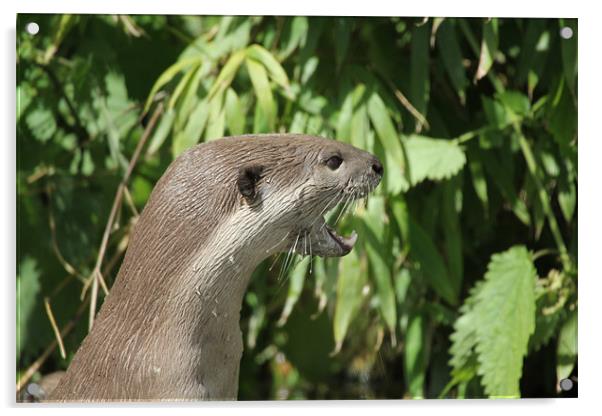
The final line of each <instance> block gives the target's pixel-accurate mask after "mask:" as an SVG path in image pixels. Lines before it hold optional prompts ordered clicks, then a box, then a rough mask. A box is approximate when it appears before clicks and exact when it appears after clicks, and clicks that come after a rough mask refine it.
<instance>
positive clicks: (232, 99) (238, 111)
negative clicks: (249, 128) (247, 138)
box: [225, 88, 246, 136]
mask: <svg viewBox="0 0 602 416" xmlns="http://www.w3.org/2000/svg"><path fill="white" fill-rule="evenodd" d="M225 110H226V126H227V127H228V130H229V131H230V134H232V135H233V136H238V135H240V134H243V133H244V131H245V119H246V111H245V108H244V105H243V102H242V101H241V99H240V98H238V95H236V92H234V90H233V89H232V88H228V90H227V91H226V103H225Z"/></svg>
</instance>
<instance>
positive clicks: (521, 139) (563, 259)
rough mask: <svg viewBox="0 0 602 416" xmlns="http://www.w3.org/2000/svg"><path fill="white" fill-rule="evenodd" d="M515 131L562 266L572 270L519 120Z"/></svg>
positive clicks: (515, 125)
mask: <svg viewBox="0 0 602 416" xmlns="http://www.w3.org/2000/svg"><path fill="white" fill-rule="evenodd" d="M514 131H515V132H516V134H517V136H518V142H519V144H520V148H521V150H522V152H523V156H524V158H525V161H526V162H527V168H528V169H529V173H530V174H531V177H532V178H533V182H534V183H535V187H536V188H537V194H538V196H539V199H540V202H541V205H542V208H543V211H544V213H545V215H546V217H547V219H548V223H549V224H550V231H551V232H552V236H553V237H554V241H555V242H556V246H557V247H558V251H559V252H560V261H561V262H562V266H563V268H564V269H565V270H572V261H571V259H570V257H569V253H568V250H567V248H566V245H565V244H564V240H563V239H562V234H561V233H560V228H559V227H558V222H557V221H556V217H555V216H554V213H553V212H552V207H551V206H550V200H549V199H548V194H547V193H546V190H545V188H544V186H543V183H542V182H541V179H540V177H539V172H538V169H537V162H536V161H535V157H534V156H533V151H532V150H531V146H530V145H529V142H528V141H527V138H526V137H525V136H524V135H523V133H522V131H521V128H520V124H518V122H516V123H515V124H514Z"/></svg>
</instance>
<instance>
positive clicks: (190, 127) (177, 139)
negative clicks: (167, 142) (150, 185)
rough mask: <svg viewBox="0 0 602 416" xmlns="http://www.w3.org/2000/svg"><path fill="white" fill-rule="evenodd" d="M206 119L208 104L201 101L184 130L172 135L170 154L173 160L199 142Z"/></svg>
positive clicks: (207, 117)
mask: <svg viewBox="0 0 602 416" xmlns="http://www.w3.org/2000/svg"><path fill="white" fill-rule="evenodd" d="M208 119H209V104H208V103H207V101H202V102H200V103H199V104H198V105H197V107H196V108H195V109H194V111H193V112H192V114H191V116H190V118H189V120H188V123H187V124H186V127H185V128H184V130H182V131H179V132H178V133H176V134H175V135H174V138H173V142H172V154H173V157H174V158H176V157H177V156H179V155H180V154H181V153H182V152H183V151H184V150H186V149H188V148H190V147H192V146H194V145H195V144H197V143H198V142H199V140H200V138H201V137H202V134H203V131H204V130H205V126H206V125H207V120H208Z"/></svg>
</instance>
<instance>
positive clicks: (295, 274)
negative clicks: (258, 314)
mask: <svg viewBox="0 0 602 416" xmlns="http://www.w3.org/2000/svg"><path fill="white" fill-rule="evenodd" d="M310 261H311V259H310V256H305V257H304V258H303V259H301V261H299V262H298V263H297V265H296V266H295V268H294V269H293V270H292V271H291V273H290V277H289V280H290V281H289V285H288V294H287V295H286V302H285V304H284V308H283V309H282V313H281V314H280V318H279V319H278V323H277V324H276V325H278V326H283V325H284V324H286V321H287V320H288V317H289V316H290V314H291V312H292V311H293V307H294V306H295V304H296V303H297V301H298V300H299V297H300V296H301V292H303V284H304V283H305V275H306V274H307V269H308V268H309V262H310Z"/></svg>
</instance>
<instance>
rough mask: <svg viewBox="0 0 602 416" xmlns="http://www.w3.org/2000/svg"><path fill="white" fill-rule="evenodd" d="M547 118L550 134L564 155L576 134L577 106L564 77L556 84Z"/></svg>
mask: <svg viewBox="0 0 602 416" xmlns="http://www.w3.org/2000/svg"><path fill="white" fill-rule="evenodd" d="M547 118H548V120H549V121H548V128H549V129H550V131H551V132H552V136H553V137H554V139H555V140H556V142H558V144H559V145H560V150H561V152H562V153H563V154H564V155H566V154H567V150H566V149H567V148H568V146H569V144H570V143H571V141H573V139H575V138H576V135H577V108H576V107H575V103H574V101H573V97H572V95H571V91H570V90H569V89H568V88H567V87H566V83H565V82H564V78H562V79H561V81H560V83H559V84H558V88H557V90H556V94H555V96H554V99H553V100H552V101H551V102H550V106H549V110H548V117H547Z"/></svg>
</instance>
